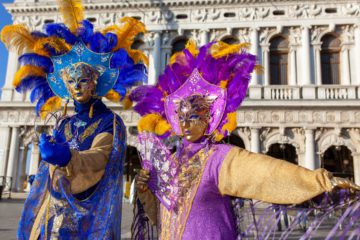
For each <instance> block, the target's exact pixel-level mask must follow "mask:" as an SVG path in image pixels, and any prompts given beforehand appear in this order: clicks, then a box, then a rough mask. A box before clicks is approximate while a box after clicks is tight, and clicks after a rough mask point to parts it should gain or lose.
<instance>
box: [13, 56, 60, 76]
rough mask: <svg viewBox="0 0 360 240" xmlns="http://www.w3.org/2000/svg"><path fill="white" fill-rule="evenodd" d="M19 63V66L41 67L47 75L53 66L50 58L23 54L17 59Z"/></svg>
mask: <svg viewBox="0 0 360 240" xmlns="http://www.w3.org/2000/svg"><path fill="white" fill-rule="evenodd" d="M19 63H20V65H21V66H24V65H32V66H36V67H41V68H42V69H43V70H44V71H45V72H47V73H49V72H52V71H53V64H52V61H51V60H50V58H48V57H44V56H40V55H38V54H36V53H25V54H23V55H21V56H20V57H19Z"/></svg>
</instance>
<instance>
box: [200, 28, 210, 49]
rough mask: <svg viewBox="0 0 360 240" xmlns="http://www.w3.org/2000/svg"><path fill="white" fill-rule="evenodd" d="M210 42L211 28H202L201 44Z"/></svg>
mask: <svg viewBox="0 0 360 240" xmlns="http://www.w3.org/2000/svg"><path fill="white" fill-rule="evenodd" d="M208 42H209V30H208V29H201V30H200V45H201V46H204V45H205V44H207V43H208Z"/></svg>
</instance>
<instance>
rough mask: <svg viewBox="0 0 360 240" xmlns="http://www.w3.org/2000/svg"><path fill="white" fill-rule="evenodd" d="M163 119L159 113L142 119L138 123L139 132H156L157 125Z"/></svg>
mask: <svg viewBox="0 0 360 240" xmlns="http://www.w3.org/2000/svg"><path fill="white" fill-rule="evenodd" d="M162 119H163V118H162V117H161V116H160V115H159V114H157V113H150V114H147V115H145V116H144V117H142V118H141V119H140V120H139V122H138V130H139V132H143V131H146V132H155V128H156V125H157V124H158V123H159V121H161V120H162Z"/></svg>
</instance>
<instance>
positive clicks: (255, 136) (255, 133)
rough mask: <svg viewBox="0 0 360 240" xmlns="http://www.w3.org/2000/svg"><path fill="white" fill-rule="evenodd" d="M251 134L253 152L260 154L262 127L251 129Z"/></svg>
mask: <svg viewBox="0 0 360 240" xmlns="http://www.w3.org/2000/svg"><path fill="white" fill-rule="evenodd" d="M250 132H251V144H250V147H251V152H254V153H259V152H260V127H252V128H250Z"/></svg>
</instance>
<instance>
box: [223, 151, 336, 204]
mask: <svg viewBox="0 0 360 240" xmlns="http://www.w3.org/2000/svg"><path fill="white" fill-rule="evenodd" d="M330 179H331V174H330V173H329V172H327V171H326V170H325V169H317V170H315V171H311V170H308V169H306V168H303V167H300V166H297V165H294V164H291V163H288V162H286V161H283V160H278V159H275V158H272V157H269V156H266V155H263V154H257V153H252V152H249V151H246V150H244V149H241V148H237V147H233V148H232V149H231V150H230V151H229V152H228V154H227V156H226V157H225V159H224V161H223V163H222V166H221V168H220V172H219V185H218V188H219V191H220V193H221V194H224V195H231V196H236V197H242V198H252V199H258V200H262V201H265V202H270V203H277V204H298V203H302V202H304V201H306V200H309V199H311V198H313V197H315V196H317V195H319V194H321V193H323V192H327V191H331V190H332V188H333V186H332V183H331V180H330Z"/></svg>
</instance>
